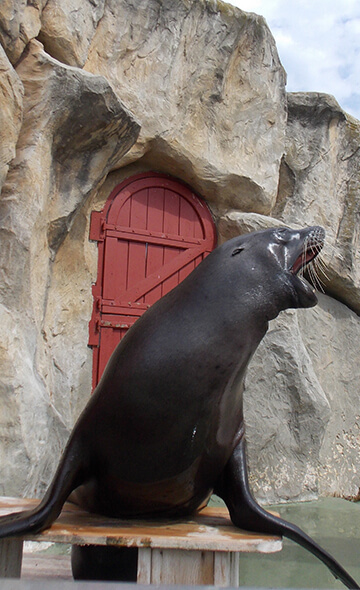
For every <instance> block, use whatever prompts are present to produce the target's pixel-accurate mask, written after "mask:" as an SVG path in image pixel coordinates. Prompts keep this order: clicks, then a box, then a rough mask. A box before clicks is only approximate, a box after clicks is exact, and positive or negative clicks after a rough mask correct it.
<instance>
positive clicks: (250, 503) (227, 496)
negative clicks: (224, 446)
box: [214, 437, 359, 589]
mask: <svg viewBox="0 0 360 590" xmlns="http://www.w3.org/2000/svg"><path fill="white" fill-rule="evenodd" d="M214 492H215V493H216V494H217V495H218V496H220V498H222V499H223V500H224V502H225V504H226V505H227V507H228V509H229V513H230V517H231V520H232V521H233V523H234V524H235V525H236V526H238V527H239V528H241V529H244V530H247V531H252V532H257V533H268V534H276V535H282V536H284V537H288V538H289V539H291V540H292V541H295V542H296V543H298V544H299V545H301V546H302V547H304V548H305V549H307V550H308V551H310V552H311V553H313V554H314V555H315V556H316V557H318V558H319V559H320V560H321V561H322V562H323V563H324V564H325V565H326V566H327V567H328V568H329V570H330V571H331V572H332V574H333V575H334V576H335V578H338V579H339V580H341V581H342V582H343V584H344V585H345V586H346V587H347V588H357V589H358V588H359V586H358V584H357V583H356V582H355V580H354V579H353V578H352V577H351V576H350V575H349V574H348V573H347V571H346V570H344V568H343V567H342V566H341V565H340V564H339V563H338V562H337V561H336V560H335V559H334V558H333V557H332V556H331V555H330V554H329V553H327V552H326V551H325V550H324V549H322V548H321V547H320V546H319V545H318V544H317V543H315V541H313V539H311V537H309V536H308V535H306V533H304V532H303V531H302V530H301V529H300V528H299V527H297V526H296V525H294V524H291V523H290V522H287V521H286V520H283V519H282V518H279V517H277V516H274V515H273V514H270V513H269V512H267V511H266V510H264V509H263V508H261V506H259V504H258V503H257V502H256V500H255V499H254V497H253V495H252V493H251V491H250V487H249V481H248V476H247V467H246V454H245V439H244V437H242V438H241V440H240V442H239V443H238V445H237V446H236V448H235V450H234V452H233V454H232V456H231V457H230V459H229V461H228V463H227V465H226V467H225V469H224V471H223V473H222V475H221V477H220V479H219V481H218V484H217V486H216V487H215V489H214Z"/></svg>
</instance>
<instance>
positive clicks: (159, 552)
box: [151, 549, 214, 586]
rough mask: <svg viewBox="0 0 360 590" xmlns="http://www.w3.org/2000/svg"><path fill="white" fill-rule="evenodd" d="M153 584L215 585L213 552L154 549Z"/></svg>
mask: <svg viewBox="0 0 360 590" xmlns="http://www.w3.org/2000/svg"><path fill="white" fill-rule="evenodd" d="M151 584H183V585H191V586H194V585H203V584H209V585H213V584H214V555H213V552H212V551H192V550H189V551H185V550H180V549H166V550H165V549H153V550H152V565H151Z"/></svg>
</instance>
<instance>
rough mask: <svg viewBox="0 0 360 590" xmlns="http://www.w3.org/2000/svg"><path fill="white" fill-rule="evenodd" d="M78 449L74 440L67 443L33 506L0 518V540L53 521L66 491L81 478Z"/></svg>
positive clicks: (39, 529) (79, 482) (36, 529)
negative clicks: (43, 491)
mask: <svg viewBox="0 0 360 590" xmlns="http://www.w3.org/2000/svg"><path fill="white" fill-rule="evenodd" d="M79 451H80V449H79V448H78V445H76V443H74V440H72V441H71V442H69V444H68V445H67V447H66V449H65V451H64V454H63V456H62V459H61V461H60V464H59V466H58V468H57V471H56V473H55V476H54V478H53V480H52V483H51V484H50V486H49V488H48V490H47V492H46V494H45V496H44V498H43V500H42V501H41V502H40V504H39V505H38V506H37V507H36V508H34V509H32V510H25V511H22V512H15V513H13V514H9V515H6V516H1V517H0V539H4V538H6V537H15V536H20V535H23V534H27V533H39V532H41V531H43V530H44V529H46V528H48V527H49V526H50V525H51V524H52V523H53V522H54V520H55V519H56V518H57V517H58V516H59V514H60V512H61V509H62V507H63V505H64V503H65V501H66V500H67V498H68V497H69V495H70V493H71V492H72V491H73V490H74V489H75V488H76V487H78V486H79V485H80V484H81V483H83V481H84V479H85V470H84V468H83V467H82V466H81V465H80V457H82V455H81V454H79Z"/></svg>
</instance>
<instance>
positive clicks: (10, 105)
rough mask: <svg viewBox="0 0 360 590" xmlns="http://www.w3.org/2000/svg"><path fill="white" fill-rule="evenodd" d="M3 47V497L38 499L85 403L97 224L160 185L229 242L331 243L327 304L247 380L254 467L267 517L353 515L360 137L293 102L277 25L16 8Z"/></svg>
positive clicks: (353, 127)
mask: <svg viewBox="0 0 360 590" xmlns="http://www.w3.org/2000/svg"><path fill="white" fill-rule="evenodd" d="M0 41H1V47H0V51H2V53H1V54H0V60H1V64H2V72H3V76H2V79H1V81H0V84H1V88H2V92H1V98H0V101H1V109H0V122H1V126H0V187H2V192H1V198H0V239H1V245H2V247H1V249H0V269H1V276H2V281H1V284H0V314H1V319H2V327H3V330H2V332H1V335H0V366H1V371H0V407H1V411H0V493H3V494H4V493H6V494H14V495H18V494H20V493H23V494H30V495H32V494H34V493H35V494H39V495H40V494H41V493H42V492H43V490H44V488H45V486H46V484H47V483H48V481H49V479H50V477H51V475H52V473H53V472H54V469H55V466H56V460H57V458H58V457H59V455H60V452H61V449H62V448H63V447H64V444H65V442H66V439H67V437H68V435H69V432H70V430H71V428H72V425H73V423H74V421H75V419H76V417H77V416H78V414H79V412H80V410H81V408H82V407H83V405H84V404H85V403H86V401H87V399H88V397H89V395H90V388H91V352H90V350H89V348H88V347H87V341H88V322H89V319H90V315H91V307H92V295H91V285H92V283H94V282H95V281H96V272H97V248H96V244H94V243H92V242H90V241H89V239H88V236H89V218H90V213H91V211H92V210H94V209H97V210H99V209H101V208H102V206H103V205H104V203H105V201H106V199H107V197H108V196H109V194H110V192H111V191H112V189H113V188H114V187H115V186H116V185H117V184H118V183H119V182H121V181H122V180H123V179H124V178H126V177H128V176H131V175H132V174H135V173H138V172H141V171H146V170H157V171H160V172H165V173H167V174H171V175H174V176H176V177H178V178H180V179H181V180H183V181H185V182H187V183H188V184H190V185H191V186H192V188H193V189H194V190H195V191H197V192H198V193H199V194H200V195H202V196H203V197H204V198H205V199H206V200H207V202H208V203H209V205H210V207H211V209H212V211H213V214H214V219H215V222H216V224H217V227H218V234H219V241H223V240H225V239H229V238H230V237H232V236H233V235H236V234H238V233H243V232H248V231H252V230H254V229H261V228H265V227H269V226H274V225H282V224H289V225H291V226H304V225H313V224H321V225H324V226H325V228H326V231H327V234H328V245H327V247H326V249H325V251H324V259H325V262H326V263H327V271H326V276H323V277H322V280H323V283H324V290H325V291H326V293H327V295H326V296H325V295H324V296H321V298H320V303H319V305H318V306H317V307H316V308H314V309H312V310H303V311H289V312H287V313H284V314H281V315H280V317H279V318H278V319H277V320H276V321H274V322H272V323H271V326H270V331H269V333H268V334H267V335H266V337H265V339H264V342H263V343H262V344H261V347H260V348H259V350H258V351H257V353H256V355H255V357H254V359H253V362H252V365H251V368H250V371H249V375H248V378H247V385H248V388H247V391H246V418H247V433H248V441H249V463H250V468H251V480H252V484H253V487H254V490H255V492H256V494H257V495H258V496H259V498H261V499H262V500H264V501H284V500H287V499H304V498H313V497H315V496H316V495H318V494H338V495H343V496H346V497H355V496H356V495H357V494H358V491H359V486H360V483H359V480H358V478H357V475H356V467H355V466H356V462H357V460H358V445H359V443H360V441H359V425H360V418H359V414H360V408H359V402H358V399H357V388H358V383H359V379H358V377H359V369H358V361H357V355H358V353H357V347H356V342H358V339H359V332H360V324H359V317H358V315H357V314H359V312H360V302H359V293H360V284H359V281H360V276H359V275H360V262H359V258H360V253H359V215H358V212H359V158H360V150H359V145H360V137H359V130H360V124H359V122H358V121H356V120H354V119H353V118H351V117H350V116H348V115H347V114H346V113H344V112H343V111H342V109H341V108H340V107H339V105H338V104H337V103H336V101H335V100H334V99H333V98H332V97H329V96H326V95H319V94H311V93H310V94H290V95H286V92H285V73H284V70H283V68H282V66H281V63H280V61H279V58H278V55H277V51H276V47H275V43H274V40H273V38H272V35H271V32H270V31H269V29H268V27H267V25H266V23H265V21H264V19H263V18H262V17H259V16H256V15H254V14H248V13H245V12H242V11H240V10H238V9H236V8H234V7H232V6H230V5H227V4H225V3H223V2H220V1H216V0H169V1H168V2H160V1H159V0H139V1H137V2H129V1H128V0H92V1H91V2H90V1H88V0H75V1H73V2H67V1H66V2H63V1H61V0H47V1H46V0H21V2H18V1H16V0H6V1H5V2H3V3H2V4H1V6H0ZM289 474H291V477H289Z"/></svg>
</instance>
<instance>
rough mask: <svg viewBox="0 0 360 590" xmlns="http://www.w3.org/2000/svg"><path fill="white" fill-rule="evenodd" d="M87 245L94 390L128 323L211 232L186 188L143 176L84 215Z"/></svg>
mask: <svg viewBox="0 0 360 590" xmlns="http://www.w3.org/2000/svg"><path fill="white" fill-rule="evenodd" d="M90 239H91V240H96V241H97V242H98V275H97V282H96V284H95V285H94V286H93V297H94V304H93V313H92V317H91V320H90V324H89V334H90V336H89V345H90V346H91V347H92V348H93V386H94V387H95V386H96V384H97V383H98V381H99V379H100V377H101V375H102V373H103V370H104V368H105V366H106V363H107V361H108V359H109V357H110V355H111V353H112V351H113V350H114V348H115V346H116V345H117V344H118V342H119V341H120V340H121V339H122V338H123V336H124V335H125V334H126V332H127V330H128V329H129V328H130V327H131V326H132V324H133V323H134V322H135V321H136V320H137V319H138V318H139V317H140V316H141V315H142V314H143V313H144V312H145V311H146V310H147V309H148V308H149V307H150V306H151V305H152V304H153V303H155V301H157V300H158V299H160V297H162V296H163V295H166V293H168V292H169V291H170V290H171V289H173V288H174V287H175V286H176V285H177V284H179V283H180V282H181V281H182V280H183V279H184V278H185V277H186V276H187V275H188V274H190V272H191V271H192V270H193V269H194V268H195V267H196V266H197V265H198V264H199V263H200V262H201V261H202V260H203V259H204V258H205V256H207V254H209V252H211V250H213V248H214V247H215V245H216V229H215V225H214V223H213V220H212V217H211V214H210V211H209V209H208V207H207V205H206V204H205V202H204V201H202V200H201V199H200V198H199V197H197V196H196V195H195V194H194V193H193V192H192V191H191V189H190V188H189V187H188V186H186V185H184V184H183V183H181V182H180V181H178V180H176V179H174V178H171V177H169V176H166V175H163V174H157V173H150V172H148V173H144V174H139V175H137V176H133V177H131V178H128V179H127V180H125V181H124V182H122V183H121V184H120V185H118V186H117V187H116V188H115V189H114V190H113V191H112V193H111V194H110V196H109V198H108V200H107V202H106V205H105V207H104V209H103V210H102V211H93V212H92V214H91V223H90Z"/></svg>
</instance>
